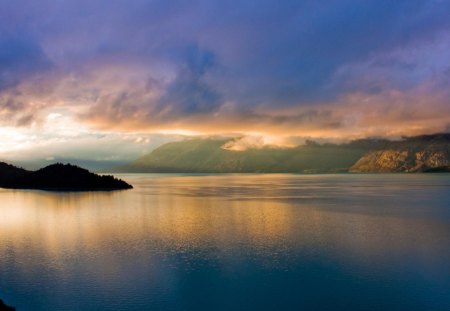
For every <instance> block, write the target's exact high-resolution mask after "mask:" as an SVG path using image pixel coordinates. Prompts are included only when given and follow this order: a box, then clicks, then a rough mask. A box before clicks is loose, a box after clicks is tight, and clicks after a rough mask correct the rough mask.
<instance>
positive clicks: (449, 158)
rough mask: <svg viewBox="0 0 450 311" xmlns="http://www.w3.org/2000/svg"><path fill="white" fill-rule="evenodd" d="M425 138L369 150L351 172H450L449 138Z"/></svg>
mask: <svg viewBox="0 0 450 311" xmlns="http://www.w3.org/2000/svg"><path fill="white" fill-rule="evenodd" d="M426 138H427V139H424V138H420V139H419V138H414V139H410V140H405V141H401V142H392V143H391V144H390V146H389V147H388V148H385V149H382V150H373V151H370V152H368V153H367V154H365V155H364V156H363V157H362V158H361V159H359V160H358V161H357V162H356V163H355V165H353V166H352V167H351V168H350V171H351V172H355V173H388V172H392V173H395V172H427V171H448V170H449V167H450V140H449V137H448V136H441V137H436V138H435V139H429V138H430V137H429V136H427V137H426Z"/></svg>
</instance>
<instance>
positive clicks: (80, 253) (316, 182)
mask: <svg viewBox="0 0 450 311" xmlns="http://www.w3.org/2000/svg"><path fill="white" fill-rule="evenodd" d="M119 177H120V178H123V179H125V180H126V181H127V182H129V183H131V184H132V185H133V186H134V187H135V189H133V190H127V191H117V192H88V193H52V192H43V191H19V190H6V189H0V298H2V299H3V300H4V301H6V302H7V303H8V304H10V305H14V306H15V307H16V308H17V309H18V310H19V311H20V310H50V311H51V310H62V311H64V310H249V309H254V310H300V309H302V310H318V309H321V310H343V309H345V310H362V309H364V310H387V309H392V310H449V309H450V296H449V295H448V293H449V292H450V264H449V263H450V176H449V175H424V174H418V175H286V174H285V175H239V174H236V175H233V174H230V175H155V174H153V175H152V174H136V175H120V176H119Z"/></svg>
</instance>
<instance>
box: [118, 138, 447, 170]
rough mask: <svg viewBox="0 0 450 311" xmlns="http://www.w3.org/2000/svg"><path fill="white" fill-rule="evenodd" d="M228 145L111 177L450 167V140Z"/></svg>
mask: <svg viewBox="0 0 450 311" xmlns="http://www.w3.org/2000/svg"><path fill="white" fill-rule="evenodd" d="M230 142H232V139H212V138H210V139H188V140H184V141H181V142H172V143H167V144H165V145H162V146H161V147H159V148H157V149H155V150H154V151H153V152H151V153H150V154H148V155H145V156H144V157H142V158H140V159H138V160H136V161H134V162H132V163H130V164H128V165H125V166H121V167H118V168H117V169H116V170H115V171H116V172H143V173H144V172H149V173H330V172H367V173H369V172H374V173H375V172H428V171H446V170H448V168H449V166H450V152H449V150H450V149H449V148H450V134H436V135H426V136H416V137H410V138H404V139H403V140H401V141H389V140H384V139H363V140H357V141H352V142H349V143H345V144H318V143H315V142H312V141H308V142H307V143H306V144H305V145H302V146H298V147H292V148H275V147H262V148H247V149H245V150H240V151H235V150H230V149H228V148H226V146H227V145H229V144H230Z"/></svg>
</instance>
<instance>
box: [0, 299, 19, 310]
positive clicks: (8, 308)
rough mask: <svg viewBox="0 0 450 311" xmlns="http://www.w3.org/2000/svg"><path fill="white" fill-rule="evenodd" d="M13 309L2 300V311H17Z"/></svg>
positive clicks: (0, 306) (0, 302)
mask: <svg viewBox="0 0 450 311" xmlns="http://www.w3.org/2000/svg"><path fill="white" fill-rule="evenodd" d="M15 310H16V309H14V308H13V307H9V306H7V305H5V304H4V303H3V301H2V300H1V299H0V311H15Z"/></svg>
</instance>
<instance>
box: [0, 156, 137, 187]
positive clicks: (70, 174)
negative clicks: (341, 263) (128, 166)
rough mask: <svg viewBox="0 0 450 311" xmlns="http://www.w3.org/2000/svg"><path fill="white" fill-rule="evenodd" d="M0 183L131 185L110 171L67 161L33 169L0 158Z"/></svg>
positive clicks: (19, 185)
mask: <svg viewBox="0 0 450 311" xmlns="http://www.w3.org/2000/svg"><path fill="white" fill-rule="evenodd" d="M0 187H1V188H9V189H34V190H48V191H112V190H125V189H132V188H133V186H131V185H130V184H128V183H127V182H125V181H123V180H121V179H117V178H115V177H114V176H110V175H97V174H94V173H91V172H90V171H88V170H86V169H84V168H81V167H78V166H76V165H71V164H62V163H56V164H52V165H49V166H46V167H44V168H41V169H39V170H37V171H29V170H26V169H23V168H19V167H16V166H13V165H11V164H7V163H4V162H0Z"/></svg>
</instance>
